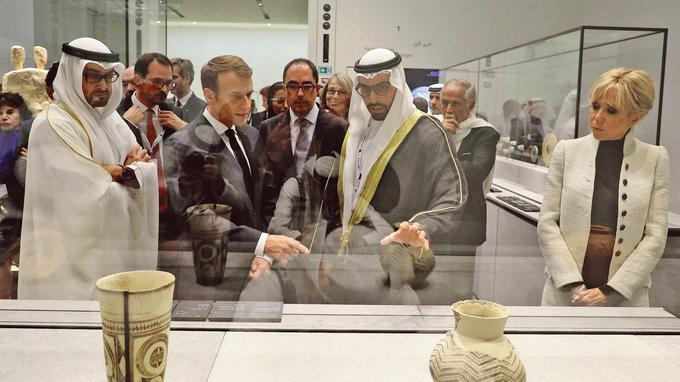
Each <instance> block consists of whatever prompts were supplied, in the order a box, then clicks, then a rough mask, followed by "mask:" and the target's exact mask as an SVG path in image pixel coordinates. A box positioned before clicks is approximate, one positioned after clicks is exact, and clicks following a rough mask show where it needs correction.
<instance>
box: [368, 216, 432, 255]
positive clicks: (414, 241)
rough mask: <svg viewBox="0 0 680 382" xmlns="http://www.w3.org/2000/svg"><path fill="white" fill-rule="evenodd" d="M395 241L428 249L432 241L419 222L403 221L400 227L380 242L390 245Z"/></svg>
mask: <svg viewBox="0 0 680 382" xmlns="http://www.w3.org/2000/svg"><path fill="white" fill-rule="evenodd" d="M394 241H396V242H399V243H403V244H408V245H411V246H414V247H420V248H424V249H426V250H429V249H430V242H429V241H428V240H427V234H426V233H425V231H423V227H422V226H421V225H420V224H418V223H413V224H410V223H408V222H402V223H401V224H399V229H397V230H396V231H394V232H393V233H391V234H389V235H387V236H385V237H384V238H383V239H382V240H380V244H381V245H388V244H390V243H392V242H394Z"/></svg>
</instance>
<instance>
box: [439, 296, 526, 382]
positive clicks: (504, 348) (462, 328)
mask: <svg viewBox="0 0 680 382" xmlns="http://www.w3.org/2000/svg"><path fill="white" fill-rule="evenodd" d="M451 308H452V310H453V315H454V318H455V326H454V329H453V330H452V331H449V332H448V333H446V336H445V337H444V338H442V339H441V340H440V341H439V343H438V344H437V345H436V346H435V347H434V349H433V350H432V354H431V355H430V375H431V376H432V379H433V380H434V381H437V382H439V381H496V382H506V381H507V382H510V381H513V382H515V381H526V372H525V370H524V365H523V364H522V361H521V360H520V358H519V355H518V354H517V351H516V350H515V347H514V346H513V345H512V343H511V342H510V341H509V340H508V339H507V338H505V336H504V335H503V329H504V328H505V322H506V321H507V319H508V311H507V309H505V307H503V306H502V305H499V304H496V303H494V302H491V301H482V300H465V301H459V302H456V303H455V304H453V306H452V307H451Z"/></svg>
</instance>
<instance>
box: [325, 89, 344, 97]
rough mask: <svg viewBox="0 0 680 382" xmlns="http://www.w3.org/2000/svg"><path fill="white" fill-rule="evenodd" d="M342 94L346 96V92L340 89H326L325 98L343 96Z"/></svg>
mask: <svg viewBox="0 0 680 382" xmlns="http://www.w3.org/2000/svg"><path fill="white" fill-rule="evenodd" d="M343 94H347V92H346V91H344V90H342V89H328V91H326V95H327V96H334V95H343Z"/></svg>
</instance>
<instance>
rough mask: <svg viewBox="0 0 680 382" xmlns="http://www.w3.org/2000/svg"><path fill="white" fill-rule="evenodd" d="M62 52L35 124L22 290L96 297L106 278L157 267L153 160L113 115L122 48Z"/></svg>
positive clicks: (23, 294) (94, 45)
mask: <svg viewBox="0 0 680 382" xmlns="http://www.w3.org/2000/svg"><path fill="white" fill-rule="evenodd" d="M62 52H63V55H62V56H61V60H60V64H59V70H58V71H57V74H56V77H55V79H54V100H55V102H54V103H52V104H50V105H49V106H48V108H47V109H46V110H45V111H44V112H43V113H40V114H39V115H38V116H37V117H36V119H35V121H34V123H33V128H32V129H31V136H30V143H29V151H30V155H28V157H27V175H26V194H25V202H24V224H23V232H22V239H21V240H22V243H21V259H22V262H21V271H20V272H19V290H18V293H19V298H28V299H41V300H42V299H60V300H88V299H89V300H92V299H96V293H95V292H96V288H95V282H96V280H97V279H98V278H100V277H102V276H105V275H109V274H112V273H117V272H123V271H131V270H141V269H156V264H157V256H158V250H157V245H158V241H157V240H158V238H157V235H158V193H157V177H156V166H155V165H154V164H153V163H149V161H150V157H149V155H148V154H147V153H146V151H144V150H143V149H142V148H141V147H140V146H139V145H138V144H137V142H136V140H135V137H134V135H133V134H132V133H131V132H130V129H129V128H128V127H127V126H126V124H125V122H124V121H123V119H122V118H121V117H120V116H119V115H118V113H116V106H117V105H118V104H119V102H120V99H121V96H122V92H123V87H122V85H121V79H120V73H122V72H123V69H125V67H124V66H123V64H121V63H119V62H118V54H116V53H112V52H111V51H110V50H109V49H108V48H107V47H106V46H105V45H104V44H103V43H101V42H100V41H97V40H95V39H92V38H89V37H83V38H79V39H76V40H73V41H71V42H70V43H65V44H64V45H63V46H62Z"/></svg>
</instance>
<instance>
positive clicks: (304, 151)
mask: <svg viewBox="0 0 680 382" xmlns="http://www.w3.org/2000/svg"><path fill="white" fill-rule="evenodd" d="M283 82H284V84H285V89H286V93H285V97H286V100H287V103H288V107H289V109H288V111H287V112H284V113H281V114H279V115H277V116H276V117H273V118H269V119H267V120H265V121H264V122H262V125H261V127H260V133H261V135H262V136H263V138H264V139H265V157H264V161H265V163H266V168H267V170H269V171H270V172H271V174H272V175H273V189H272V190H270V191H271V194H269V195H267V201H269V203H267V204H266V205H265V206H264V210H265V216H267V217H271V216H272V215H273V213H274V207H275V205H276V200H277V199H278V195H279V192H280V190H281V187H283V184H284V182H285V181H286V180H287V179H288V178H291V177H294V176H298V175H302V170H303V167H304V164H305V162H306V161H307V160H308V159H309V158H311V157H312V156H314V155H317V156H326V155H330V156H333V153H336V154H337V153H339V152H340V148H341V146H342V141H343V139H344V136H345V131H346V130H347V121H345V120H344V119H342V118H339V117H337V116H335V115H333V114H332V113H330V112H328V111H326V110H320V109H319V106H318V105H317V104H316V102H315V100H316V97H317V95H318V94H319V89H320V86H319V72H318V70H317V68H316V65H314V63H313V62H311V61H310V60H308V59H305V58H297V59H294V60H292V61H291V62H289V63H288V64H287V65H286V67H285V68H284V70H283Z"/></svg>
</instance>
